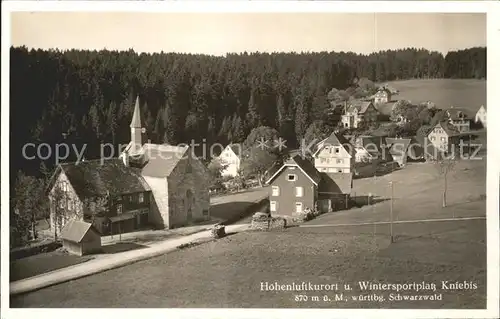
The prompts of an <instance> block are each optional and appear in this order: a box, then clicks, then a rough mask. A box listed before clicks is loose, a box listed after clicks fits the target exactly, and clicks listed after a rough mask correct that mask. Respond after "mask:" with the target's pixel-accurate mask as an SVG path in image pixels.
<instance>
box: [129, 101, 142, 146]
mask: <svg viewBox="0 0 500 319" xmlns="http://www.w3.org/2000/svg"><path fill="white" fill-rule="evenodd" d="M142 132H143V129H142V125H141V109H140V107H139V96H137V99H136V100H135V108H134V115H133V116H132V122H130V141H131V142H133V143H135V144H138V145H142Z"/></svg>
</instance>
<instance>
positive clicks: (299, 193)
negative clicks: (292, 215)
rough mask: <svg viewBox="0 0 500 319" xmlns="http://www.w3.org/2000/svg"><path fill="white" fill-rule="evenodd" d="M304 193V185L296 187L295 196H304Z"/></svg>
mask: <svg viewBox="0 0 500 319" xmlns="http://www.w3.org/2000/svg"><path fill="white" fill-rule="evenodd" d="M303 195H304V188H303V187H295V197H302V196H303Z"/></svg>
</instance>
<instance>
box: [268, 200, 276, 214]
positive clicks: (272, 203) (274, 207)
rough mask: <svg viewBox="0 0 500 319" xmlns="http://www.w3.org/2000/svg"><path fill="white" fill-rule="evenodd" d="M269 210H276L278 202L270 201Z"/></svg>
mask: <svg viewBox="0 0 500 319" xmlns="http://www.w3.org/2000/svg"><path fill="white" fill-rule="evenodd" d="M269 210H270V211H272V212H275V211H276V202H275V201H271V202H270V203H269Z"/></svg>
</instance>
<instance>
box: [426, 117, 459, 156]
mask: <svg viewBox="0 0 500 319" xmlns="http://www.w3.org/2000/svg"><path fill="white" fill-rule="evenodd" d="M427 137H428V139H429V141H430V142H431V143H432V144H433V145H434V147H435V148H436V149H438V150H439V151H441V152H449V151H451V147H452V146H453V145H457V144H458V143H459V141H460V132H459V131H458V129H457V128H456V127H455V126H454V125H452V124H450V123H449V122H448V121H442V122H440V123H438V124H436V126H434V127H433V128H432V130H431V131H430V132H429V134H428V135H427Z"/></svg>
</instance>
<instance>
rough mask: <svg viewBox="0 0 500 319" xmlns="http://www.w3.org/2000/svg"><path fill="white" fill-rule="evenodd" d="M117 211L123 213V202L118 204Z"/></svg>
mask: <svg viewBox="0 0 500 319" xmlns="http://www.w3.org/2000/svg"><path fill="white" fill-rule="evenodd" d="M116 212H117V213H118V214H121V213H122V204H118V205H116Z"/></svg>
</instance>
